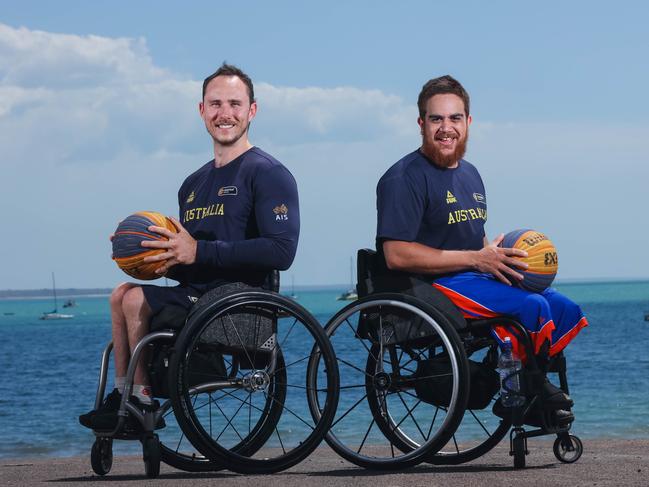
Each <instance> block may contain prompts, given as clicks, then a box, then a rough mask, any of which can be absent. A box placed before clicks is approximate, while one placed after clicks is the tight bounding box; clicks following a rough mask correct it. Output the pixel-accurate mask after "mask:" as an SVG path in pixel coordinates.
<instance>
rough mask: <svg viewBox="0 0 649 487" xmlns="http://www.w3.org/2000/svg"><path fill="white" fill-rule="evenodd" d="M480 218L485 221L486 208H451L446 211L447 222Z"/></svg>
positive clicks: (452, 222) (451, 223)
mask: <svg viewBox="0 0 649 487" xmlns="http://www.w3.org/2000/svg"><path fill="white" fill-rule="evenodd" d="M478 218H481V219H483V220H485V221H487V210H485V209H484V208H469V209H468V210H453V211H449V212H448V224H449V225H453V224H454V223H460V222H465V221H468V220H477V219H478Z"/></svg>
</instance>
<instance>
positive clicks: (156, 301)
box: [141, 284, 204, 316]
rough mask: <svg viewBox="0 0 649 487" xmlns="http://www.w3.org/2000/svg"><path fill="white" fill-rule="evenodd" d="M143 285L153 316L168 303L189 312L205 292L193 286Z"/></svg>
mask: <svg viewBox="0 0 649 487" xmlns="http://www.w3.org/2000/svg"><path fill="white" fill-rule="evenodd" d="M141 287H142V292H144V298H145V299H146V302H147V304H148V305H149V308H151V312H152V313H151V314H152V316H155V315H157V314H158V313H159V312H160V310H161V309H162V308H164V307H165V306H168V305H175V306H180V307H182V308H185V309H186V310H187V312H189V310H190V309H191V307H192V306H194V304H195V303H196V301H198V298H200V297H201V295H203V293H204V291H201V290H198V289H196V288H194V287H192V286H181V285H178V286H173V287H161V286H153V285H151V284H143V285H142V286H141Z"/></svg>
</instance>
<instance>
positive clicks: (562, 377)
mask: <svg viewBox="0 0 649 487" xmlns="http://www.w3.org/2000/svg"><path fill="white" fill-rule="evenodd" d="M381 264H382V263H381V262H379V261H378V258H377V256H376V253H375V252H374V251H372V250H368V249H361V250H359V252H358V259H357V266H358V272H357V276H358V283H357V291H358V294H359V296H360V297H361V299H359V300H358V301H357V302H355V303H351V304H350V305H348V306H347V307H345V308H344V309H343V310H341V311H340V312H339V313H338V314H337V315H335V316H334V317H333V318H332V319H331V320H330V321H329V323H328V324H327V326H326V327H325V329H326V331H327V333H328V335H329V336H330V339H331V340H332V342H333V343H334V344H335V345H336V346H337V342H336V339H335V334H336V332H337V330H338V329H339V328H340V325H341V323H344V322H345V321H348V322H350V321H351V322H353V321H354V320H355V319H356V318H355V315H356V314H357V309H358V307H359V306H360V305H362V306H365V307H366V308H368V309H372V307H376V308H380V307H381V306H382V304H383V305H385V304H388V301H389V302H390V303H389V304H390V305H392V306H395V305H397V304H398V305H399V306H401V307H402V308H404V309H405V306H403V305H408V306H414V307H416V308H418V309H419V310H420V311H424V312H426V313H429V314H430V313H433V315H432V316H433V317H434V320H435V321H436V322H437V323H442V322H444V321H445V319H446V318H449V316H444V314H443V313H440V312H439V310H437V309H435V307H433V306H431V305H430V304H429V303H426V302H424V301H422V300H421V299H419V298H418V297H417V296H408V295H404V294H396V295H395V294H381V293H382V292H383V291H396V292H400V291H401V289H386V288H385V286H386V283H387V285H388V286H389V285H390V281H391V280H392V279H393V278H392V276H394V279H395V282H396V281H398V280H399V279H402V278H403V277H404V275H399V274H398V273H396V274H395V273H390V272H389V271H388V270H387V269H386V268H385V266H384V264H383V265H381ZM386 276H387V277H386ZM377 279H378V280H377ZM381 279H383V282H382V284H381V285H382V286H383V289H380V288H379V289H376V286H374V284H375V283H379V282H380V281H381ZM402 284H403V283H401V285H402ZM398 287H399V285H397V288H398ZM404 289H405V288H404ZM426 289H427V292H429V293H431V294H434V293H436V294H438V295H439V296H437V297H436V298H435V299H436V300H437V302H439V303H440V305H441V306H442V308H444V307H445V306H448V305H451V306H452V307H453V308H454V309H455V307H454V306H453V305H452V303H450V301H448V299H447V298H446V297H445V296H443V295H442V294H441V293H438V292H436V291H435V290H434V289H433V288H432V287H430V286H429V285H427V287H426ZM363 296H365V297H363ZM440 300H441V301H440ZM444 301H446V302H447V303H448V304H445V303H444ZM455 312H456V313H457V310H456V309H455ZM379 313H380V312H379ZM389 314H390V311H388V312H386V315H389ZM393 314H394V313H393ZM450 314H452V313H450ZM361 319H362V318H360V317H359V318H358V320H359V321H360V320H361ZM413 319H414V318H413ZM447 321H448V320H447ZM458 321H459V322H460V325H459V326H458V325H456V326H455V327H452V328H453V329H452V331H453V332H454V333H451V334H450V335H449V337H450V338H451V340H452V341H457V342H458V343H457V345H458V346H459V347H461V348H462V350H463V352H470V353H469V355H470V354H471V353H473V352H474V351H477V350H480V349H485V348H486V347H494V346H496V345H495V340H494V339H493V338H491V337H490V333H489V331H490V329H491V327H492V325H495V324H499V325H503V326H506V327H507V328H508V329H509V330H510V331H511V332H512V333H514V334H515V335H516V336H517V337H518V338H519V339H520V341H521V343H522V344H523V346H524V347H525V350H526V352H527V357H528V362H527V364H526V366H525V367H524V369H523V370H522V372H521V383H522V385H523V387H524V389H523V393H524V394H526V397H527V398H528V400H527V401H526V402H525V404H524V405H523V406H521V407H516V408H511V410H510V411H509V413H510V414H509V415H508V416H507V417H505V418H503V419H502V420H500V421H499V423H498V425H497V426H496V427H495V429H494V430H493V431H492V432H489V431H487V429H486V428H485V427H484V426H482V424H481V420H480V419H479V418H478V417H477V416H476V414H475V413H474V411H472V410H469V409H465V404H466V403H465V404H462V403H461V402H460V403H457V404H456V405H455V408H459V412H458V411H453V408H454V406H453V405H452V404H451V405H450V406H449V407H448V408H446V409H445V408H444V407H438V410H443V411H444V412H445V413H446V415H447V416H451V417H453V421H455V420H456V419H457V418H456V416H458V415H459V416H460V421H457V424H456V425H455V429H454V431H452V432H451V434H450V435H449V434H444V433H443V432H442V433H440V434H439V437H440V438H441V439H442V440H443V442H444V443H445V442H446V441H448V445H447V446H446V447H445V446H444V444H441V445H440V444H439V442H437V443H436V442H434V441H428V438H427V437H426V435H424V434H421V435H420V436H422V437H423V439H424V440H423V441H424V443H423V445H422V444H418V443H417V442H416V441H415V440H413V439H412V438H410V437H408V435H407V434H405V433H404V435H401V434H400V433H397V430H398V429H399V428H400V425H402V424H405V423H406V422H407V421H410V420H411V419H412V420H414V419H415V417H414V415H413V413H412V411H414V410H415V408H418V407H419V406H420V403H421V402H422V401H421V399H419V401H418V402H416V403H415V404H414V405H413V406H412V407H411V408H409V406H408V405H406V404H405V402H404V399H403V398H401V397H400V399H401V402H402V403H404V404H403V405H404V407H405V411H406V412H405V413H404V416H403V418H402V419H401V421H400V422H399V423H398V424H397V423H396V422H395V421H392V429H389V428H388V430H386V429H385V427H383V428H380V429H381V430H382V431H383V432H384V433H387V434H385V435H384V436H386V439H387V440H388V441H389V442H390V450H387V453H386V454H385V456H384V457H381V456H373V455H374V452H372V453H370V454H367V455H364V454H362V452H361V450H362V448H363V443H364V442H365V440H366V438H367V437H368V433H370V430H371V429H372V427H373V424H374V423H376V424H379V423H380V422H381V421H384V419H382V417H381V416H385V415H386V413H387V411H384V412H383V413H382V414H379V415H377V413H376V411H374V410H371V413H372V416H371V421H372V422H371V423H370V426H369V428H368V430H367V432H366V434H365V438H363V440H362V442H361V444H360V445H361V446H360V447H358V448H357V446H358V441H356V443H355V444H354V445H352V444H351V443H353V442H354V441H355V440H350V441H348V443H350V444H349V445H347V444H345V442H344V441H342V440H340V439H339V438H337V436H336V433H335V432H334V431H330V432H329V433H328V435H327V438H326V439H327V442H328V443H329V445H330V446H332V448H333V449H334V450H336V452H337V453H339V454H340V455H341V456H343V457H344V458H346V459H347V460H349V461H351V462H353V463H356V464H357V465H360V466H363V467H366V468H374V469H397V468H404V467H409V466H412V465H413V464H416V463H418V461H422V460H426V461H428V462H431V463H434V464H459V463H464V462H467V461H470V460H473V459H475V458H478V457H479V456H481V455H483V454H485V453H487V452H488V451H489V450H491V449H492V448H493V447H494V446H496V445H497V444H498V443H499V442H500V441H501V440H502V438H503V437H504V436H505V435H506V434H507V432H508V431H509V430H510V427H511V431H510V455H511V456H513V457H514V458H513V460H514V467H515V468H523V467H524V466H525V457H526V455H527V453H528V450H527V439H528V438H532V437H536V436H542V435H548V434H556V435H557V438H556V440H555V443H554V447H553V451H554V454H555V457H556V458H557V459H558V460H559V461H561V462H564V463H572V462H575V461H577V460H578V459H579V457H580V456H581V454H582V452H583V445H582V443H581V441H580V440H579V438H577V437H576V436H574V435H571V434H570V433H569V430H570V427H571V422H570V423H569V424H559V423H557V422H553V421H552V418H551V416H550V413H549V412H546V411H545V408H544V402H545V398H544V397H543V392H542V391H543V389H542V385H543V380H544V377H545V372H544V371H542V370H541V369H540V367H539V364H538V362H537V360H536V357H535V354H534V353H533V349H532V344H531V339H530V335H529V333H528V332H527V330H526V329H525V327H523V325H521V324H520V323H519V322H518V321H516V320H515V319H513V318H511V317H508V316H503V317H498V318H494V319H486V320H473V321H468V322H467V321H465V320H464V318H461V317H460V320H458ZM350 326H351V324H350ZM379 336H380V337H382V336H383V331H381V333H379ZM480 337H482V341H481V342H480V343H481V344H480V345H479V346H478V348H477V349H476V350H470V348H471V346H472V345H471V343H472V341H473V340H475V339H476V338H480ZM354 338H356V339H359V340H362V339H363V338H362V337H360V336H359V335H358V332H357V331H355V332H354ZM378 341H379V344H378V345H379V346H381V343H380V342H381V339H380V340H378ZM336 346H335V347H334V348H336ZM363 346H364V347H365V348H366V350H367V352H368V354H369V355H371V352H370V348H368V345H365V344H363ZM397 348H398V347H397ZM495 350H496V349H494V353H495ZM341 353H342V352H341V350H339V349H336V354H337V356H338V360H339V361H340V362H341V367H342V366H343V364H347V365H348V369H349V362H350V360H349V359H347V358H341ZM463 355H464V356H463V357H461V359H462V360H464V361H466V360H467V357H466V353H463ZM368 360H370V359H369V358H368ZM390 360H391V361H392V363H391V365H390V366H391V367H392V370H393V371H395V372H393V373H392V376H393V377H391V379H392V380H399V377H400V375H399V374H400V373H401V372H400V370H399V369H400V366H399V364H398V363H395V362H394V360H393V359H392V358H391V359H390ZM485 360H486V359H485ZM411 367H412V366H411ZM355 368H356V369H359V370H360V369H361V368H362V364H358V363H357V364H355ZM349 370H351V369H349ZM549 371H551V372H557V373H558V374H559V381H560V386H561V389H562V390H563V391H564V392H565V393H566V394H567V393H568V392H569V389H568V380H567V374H566V362H565V358H564V357H563V354H558V355H557V356H555V357H553V358H552V360H551V362H550V367H549ZM368 372H369V371H366V372H365V373H366V374H368ZM452 376H453V379H452V380H453V381H456V382H457V381H459V382H461V381H463V380H469V377H468V376H467V377H465V378H463V377H462V376H461V374H459V375H458V374H457V373H455V372H454V373H453V374H452ZM372 380H375V379H372ZM402 383H403V381H402ZM461 385H462V384H460V386H461ZM467 385H468V384H467ZM352 387H359V386H353V385H349V384H348V385H343V388H348V389H351V388H352ZM370 389H371V387H370V386H366V396H368V394H369V393H370ZM396 389H397V388H395V390H393V391H388V393H387V394H391V393H393V394H399V395H400V396H401V394H400V391H399V390H396ZM410 396H413V397H414V395H413V394H412V393H410ZM496 397H497V396H495V395H494V396H493V397H492V399H491V400H492V402H493V401H494V400H495V398H496ZM407 399H408V398H407V397H406V400H407ZM411 399H412V398H411ZM416 399H417V398H415V400H416ZM343 402H344V401H343V399H342V398H341V401H340V404H343ZM358 404H359V403H355V404H353V406H352V407H351V409H348V410H346V411H344V412H343V413H340V412H338V413H337V416H336V419H335V420H334V423H333V424H334V425H336V424H337V423H338V422H339V421H342V420H343V419H344V418H345V416H347V415H351V414H352V410H353V408H358V407H359V406H358ZM385 408H386V409H387V406H385ZM370 409H371V408H370ZM539 410H540V411H541V413H540V418H541V424H540V426H539V427H538V428H537V429H532V430H526V429H525V428H524V424H525V421H526V420H529V418H530V416H531V415H532V414H533V413H534V414H538V411H539ZM437 412H438V411H435V412H434V415H435V416H436V415H437ZM387 414H388V415H389V413H387ZM408 416H410V417H408ZM462 417H467V418H471V417H472V418H473V419H475V421H476V422H477V423H478V424H480V426H481V427H482V428H483V429H484V431H486V432H487V438H486V440H484V441H481V442H480V443H478V444H477V445H476V446H473V447H472V448H469V449H466V450H461V449H460V447H459V445H458V441H457V440H456V432H457V429H459V428H460V427H461V422H462ZM462 424H463V423H462ZM512 426H513V427H512ZM417 429H419V431H420V432H421V430H422V428H421V427H420V426H419V425H417ZM431 431H432V425H431ZM440 431H441V430H440ZM428 434H429V435H430V432H429V433H428ZM399 437H402V438H406V441H405V442H403V441H399ZM444 439H445V441H444ZM395 450H396V451H397V452H400V453H403V454H399V453H397V454H395ZM418 450H420V451H418Z"/></svg>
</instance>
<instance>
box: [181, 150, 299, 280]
mask: <svg viewBox="0 0 649 487" xmlns="http://www.w3.org/2000/svg"><path fill="white" fill-rule="evenodd" d="M178 204H179V207H180V221H181V223H182V224H183V226H184V227H185V228H186V229H187V231H188V232H189V233H190V234H191V235H192V236H193V237H194V238H195V239H196V240H197V241H198V245H197V250H196V263H195V264H192V265H190V266H177V268H174V269H173V272H172V273H171V276H172V277H173V278H174V279H177V280H179V281H180V282H181V284H183V285H188V284H191V285H194V286H196V285H200V287H203V288H205V289H207V288H210V287H214V286H215V285H218V284H221V283H223V282H226V281H242V282H246V283H249V284H251V285H256V286H257V285H260V284H261V283H262V282H263V280H264V278H265V277H266V275H267V274H268V271H269V270H272V269H279V270H285V269H288V267H289V266H290V265H291V263H292V262H293V258H294V257H295V251H296V250H297V242H298V236H299V231H300V211H299V206H298V194H297V185H296V183H295V179H294V178H293V176H292V175H291V173H290V172H289V171H288V169H286V168H285V167H284V166H283V165H282V164H281V163H280V162H279V161H277V160H276V159H275V158H273V157H272V156H270V155H269V154H266V153H265V152H264V151H262V150H260V149H258V148H257V147H253V148H252V149H250V150H248V151H246V152H245V153H243V154H242V155H241V156H239V157H237V158H236V159H234V160H233V161H231V162H230V163H229V164H226V165H225V166H223V167H219V168H217V167H215V166H214V160H212V161H210V162H208V163H207V164H205V165H204V166H203V167H201V168H200V169H199V170H198V171H196V172H195V173H193V174H191V175H190V176H189V177H188V178H187V179H186V180H185V182H184V183H183V184H182V186H181V187H180V190H179V191H178Z"/></svg>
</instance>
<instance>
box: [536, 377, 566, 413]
mask: <svg viewBox="0 0 649 487" xmlns="http://www.w3.org/2000/svg"><path fill="white" fill-rule="evenodd" d="M541 397H542V398H543V407H544V409H547V410H550V411H554V410H559V409H570V408H571V407H572V406H573V405H574V403H573V401H572V399H570V396H569V395H568V394H566V393H565V392H563V391H562V390H561V389H559V388H558V387H557V386H555V385H554V384H552V382H550V381H549V380H548V378H547V377H546V378H545V382H544V383H543V393H542V396H541Z"/></svg>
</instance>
